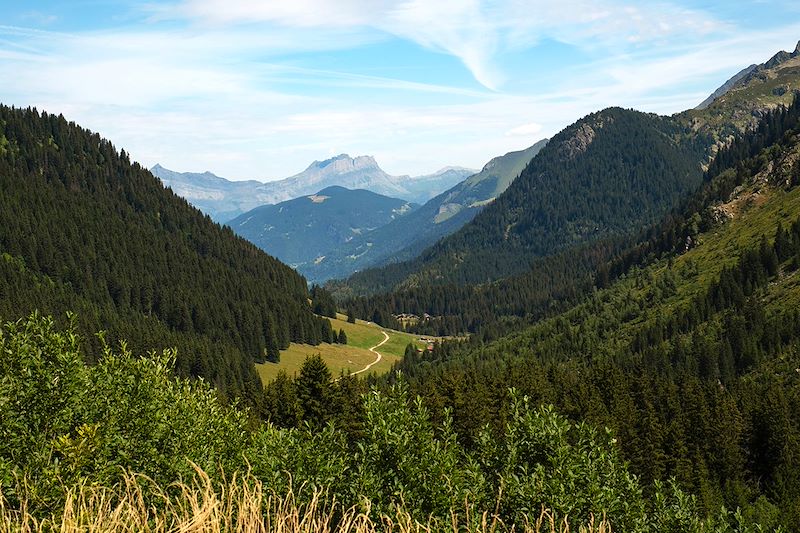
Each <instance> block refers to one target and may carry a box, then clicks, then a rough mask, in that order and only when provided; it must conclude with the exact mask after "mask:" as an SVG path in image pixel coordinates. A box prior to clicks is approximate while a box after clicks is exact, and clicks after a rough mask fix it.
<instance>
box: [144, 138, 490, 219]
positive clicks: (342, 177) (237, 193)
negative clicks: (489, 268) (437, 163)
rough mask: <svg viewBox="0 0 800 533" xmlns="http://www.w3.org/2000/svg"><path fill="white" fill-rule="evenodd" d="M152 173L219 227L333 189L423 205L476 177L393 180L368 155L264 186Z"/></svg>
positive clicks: (448, 174)
mask: <svg viewBox="0 0 800 533" xmlns="http://www.w3.org/2000/svg"><path fill="white" fill-rule="evenodd" d="M150 171H151V172H152V173H153V175H154V176H156V177H158V178H160V179H161V181H162V182H163V183H164V185H165V186H167V187H170V188H171V189H172V190H173V191H174V192H175V193H176V194H177V195H179V196H182V197H183V198H185V199H187V200H188V201H189V202H190V203H191V204H193V205H194V206H196V207H197V208H199V209H200V210H201V211H203V212H204V213H206V214H208V215H209V216H211V218H212V219H214V220H215V221H217V222H221V223H224V222H227V221H228V220H232V219H233V218H235V217H237V216H239V215H241V214H243V213H245V212H247V211H250V210H251V209H254V208H256V207H259V206H262V205H266V204H277V203H279V202H284V201H286V200H291V199H294V198H299V197H301V196H308V195H311V194H315V193H317V192H319V191H320V190H322V189H325V188H327V187H331V186H341V187H345V188H347V189H365V190H369V191H372V192H374V193H377V194H381V195H384V196H390V197H394V198H401V199H403V200H405V201H408V202H413V203H424V202H426V201H427V200H429V199H430V198H432V197H433V196H436V195H437V194H439V193H440V192H442V191H444V190H446V189H448V188H450V187H452V186H453V185H455V184H456V183H458V182H460V181H462V180H463V179H464V178H466V177H467V176H469V175H471V174H474V173H475V171H474V170H472V169H468V168H462V167H446V168H443V169H442V170H440V171H438V172H435V173H433V174H429V175H425V176H417V177H409V176H392V175H389V174H387V173H386V172H384V171H383V170H382V169H381V168H380V167H379V166H378V163H377V162H376V161H375V159H374V158H373V157H371V156H358V157H355V158H352V157H350V156H349V155H347V154H341V155H338V156H336V157H333V158H331V159H326V160H325V161H314V162H313V163H311V165H309V166H308V168H306V169H305V170H304V171H303V172H300V173H299V174H295V175H294V176H290V177H288V178H285V179H282V180H278V181H270V182H266V183H264V182H260V181H254V180H249V181H229V180H226V179H224V178H221V177H219V176H216V175H214V174H212V173H210V172H203V173H193V172H175V171H172V170H169V169H166V168H164V167H162V166H161V165H155V166H154V167H153V168H152V169H150Z"/></svg>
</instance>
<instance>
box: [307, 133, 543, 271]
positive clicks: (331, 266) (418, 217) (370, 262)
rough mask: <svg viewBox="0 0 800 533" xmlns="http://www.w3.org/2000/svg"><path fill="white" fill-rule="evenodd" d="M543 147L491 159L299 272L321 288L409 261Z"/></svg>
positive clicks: (469, 217)
mask: <svg viewBox="0 0 800 533" xmlns="http://www.w3.org/2000/svg"><path fill="white" fill-rule="evenodd" d="M546 143H547V139H543V140H540V141H538V142H536V143H535V144H533V145H532V146H530V147H528V148H526V149H524V150H517V151H512V152H508V153H506V154H504V155H502V156H497V157H494V158H492V159H491V160H490V161H489V162H488V163H486V164H485V165H484V166H483V168H482V169H481V171H480V172H477V173H475V174H473V175H471V176H469V177H468V178H466V179H465V180H464V181H462V182H460V183H458V184H456V185H455V186H453V187H452V188H450V189H448V190H447V191H444V192H443V193H441V194H439V195H437V196H436V197H434V198H432V199H431V200H429V201H428V202H426V203H425V204H424V205H422V206H421V207H419V208H418V209H416V210H415V211H413V212H412V213H410V214H409V215H408V216H406V217H403V218H398V219H397V220H393V221H391V222H389V223H388V224H386V225H385V226H383V227H381V228H378V229H376V230H374V231H371V232H369V233H366V234H363V235H361V236H358V237H356V238H355V239H354V240H353V241H351V242H348V243H346V244H344V245H343V246H342V247H341V248H340V249H339V250H336V251H334V253H333V254H331V255H329V256H326V257H325V258H324V259H323V260H322V261H320V262H317V263H314V264H311V265H305V266H303V267H301V268H300V271H301V272H302V273H303V275H305V276H307V277H308V278H309V279H311V280H314V281H317V282H322V281H327V280H329V279H332V278H342V277H345V276H347V275H349V274H352V273H353V272H355V271H358V270H363V269H365V268H372V267H375V266H378V265H383V264H387V263H394V262H397V261H404V260H408V259H413V258H414V257H416V256H417V255H418V254H419V253H421V252H422V251H423V250H424V249H425V248H427V247H428V246H430V245H432V244H434V243H435V242H436V241H438V240H439V239H441V238H443V237H445V236H447V235H449V234H451V233H453V232H454V231H457V230H458V229H459V228H460V227H462V226H463V225H464V224H466V223H467V222H469V221H470V220H472V218H474V217H475V215H477V214H478V212H480V210H481V209H483V208H484V207H485V206H486V205H488V204H490V203H491V202H492V201H494V199H495V197H496V196H497V195H498V194H500V193H502V192H503V191H504V190H505V189H506V188H507V187H508V186H509V185H510V184H511V182H512V181H513V180H514V179H515V178H516V177H517V176H518V175H519V173H520V172H521V171H522V169H524V167H525V165H527V164H528V162H529V161H530V160H531V159H532V158H533V157H534V156H535V155H536V153H538V152H539V150H540V149H541V148H542V147H543V146H544V145H545V144H546Z"/></svg>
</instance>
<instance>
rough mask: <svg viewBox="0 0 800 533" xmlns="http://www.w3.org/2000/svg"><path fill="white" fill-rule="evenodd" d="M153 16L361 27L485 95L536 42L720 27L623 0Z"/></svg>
mask: <svg viewBox="0 0 800 533" xmlns="http://www.w3.org/2000/svg"><path fill="white" fill-rule="evenodd" d="M159 16H161V17H188V18H190V19H192V20H198V21H201V22H202V23H204V24H210V25H226V24H237V23H258V22H261V23H265V22H266V23H272V24H275V25H278V26H283V27H293V28H315V29H317V30H319V31H320V32H321V33H323V34H324V33H326V32H328V31H330V30H331V29H343V28H349V29H352V30H356V29H359V28H360V29H367V28H369V29H372V30H377V31H380V32H385V33H387V34H390V35H394V36H397V37H400V38H403V39H408V40H411V41H413V42H415V43H417V44H419V45H421V46H424V47H426V48H429V49H431V50H434V51H438V52H442V53H446V54H450V55H452V56H454V57H456V58H458V59H459V60H460V61H461V62H462V63H463V64H464V66H465V67H466V68H467V69H469V71H470V72H471V73H472V75H473V77H474V78H475V79H476V81H478V82H479V83H480V84H482V85H483V86H485V87H487V88H489V89H491V90H497V89H499V88H500V87H502V86H503V84H504V82H505V81H506V78H507V75H506V74H505V73H503V72H502V71H501V70H500V69H499V68H498V67H497V61H496V59H497V55H498V54H499V53H501V52H502V51H504V50H508V49H515V48H523V47H528V46H531V45H532V44H534V43H536V42H538V41H539V40H540V39H542V38H544V37H549V38H553V39H556V40H561V41H564V42H567V43H570V44H575V45H579V46H586V47H597V46H603V47H612V48H613V47H622V46H626V45H629V44H630V43H642V42H647V41H658V40H663V39H667V38H672V39H681V38H682V39H694V38H696V37H698V36H700V35H707V34H709V33H712V32H714V31H719V30H720V29H722V28H724V27H725V24H723V23H722V22H720V21H717V20H715V19H714V18H713V17H711V16H710V15H708V14H706V13H703V12H698V11H691V10H688V9H685V8H681V7H677V6H674V5H672V4H669V3H658V4H652V5H641V4H639V3H634V2H631V1H630V0H627V1H626V0H560V1H558V2H552V1H551V0H436V1H430V0H293V1H289V2H264V1H261V0H183V1H182V2H181V3H179V4H176V5H173V6H171V7H168V8H160V9H159Z"/></svg>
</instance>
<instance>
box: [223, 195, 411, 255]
mask: <svg viewBox="0 0 800 533" xmlns="http://www.w3.org/2000/svg"><path fill="white" fill-rule="evenodd" d="M418 207H419V206H418V205H417V204H411V203H409V202H406V201H405V200H398V199H396V198H389V197H388V196H383V195H380V194H376V193H374V192H371V191H366V190H363V189H356V190H350V189H345V188H344V187H339V186H333V187H326V188H325V189H322V190H321V191H319V192H318V193H316V194H313V195H309V196H301V197H300V198H295V199H293V200H287V201H285V202H281V203H279V204H275V205H263V206H261V207H257V208H255V209H253V210H251V211H248V212H247V213H244V214H243V215H240V216H238V217H236V218H235V219H233V220H231V221H229V222H228V225H229V226H230V227H231V228H232V229H233V231H235V232H236V233H237V234H239V235H241V236H242V237H244V238H245V239H247V240H249V241H250V242H252V243H253V244H255V245H256V246H258V247H259V248H261V249H262V250H265V251H268V252H269V253H270V254H271V255H274V256H275V257H277V258H278V259H280V260H281V261H283V262H285V263H287V264H289V265H290V266H293V267H300V266H304V265H309V264H315V263H320V262H322V261H323V260H324V259H325V257H326V255H327V254H330V253H332V252H333V251H335V250H336V249H339V248H341V247H342V246H343V245H345V244H346V243H348V242H350V241H351V240H353V239H354V238H357V237H359V236H360V235H362V234H364V233H367V232H369V231H371V230H374V229H375V228H379V227H381V226H384V225H385V224H387V223H389V222H391V221H392V220H395V219H399V218H402V217H404V216H407V215H408V213H411V212H413V211H414V209H416V208H418Z"/></svg>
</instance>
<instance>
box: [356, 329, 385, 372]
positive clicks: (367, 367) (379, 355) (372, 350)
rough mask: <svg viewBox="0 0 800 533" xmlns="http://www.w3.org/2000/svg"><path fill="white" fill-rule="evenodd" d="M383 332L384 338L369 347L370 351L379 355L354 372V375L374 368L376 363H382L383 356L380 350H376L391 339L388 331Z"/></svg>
mask: <svg viewBox="0 0 800 533" xmlns="http://www.w3.org/2000/svg"><path fill="white" fill-rule="evenodd" d="M381 333H383V340H382V341H381V342H379V343H378V344H376V345H375V346H373V347H372V348H370V349H369V351H370V352H372V353H374V354H375V355H377V356H378V357H376V358H375V360H374V361H373V362H371V363H370V364H368V365H367V366H365V367H364V368H362V369H361V370H357V371H355V372H353V375H355V374H360V373H362V372H366V371H367V370H369V369H370V368H372V367H373V366H374V365H376V364H378V363H380V361H381V359H383V356H382V355H381V354H380V353H379V352H377V351H376V348H380V347H381V346H383V345H384V344H386V342H387V341H388V340H389V334H388V333H386V332H385V331H381Z"/></svg>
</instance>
